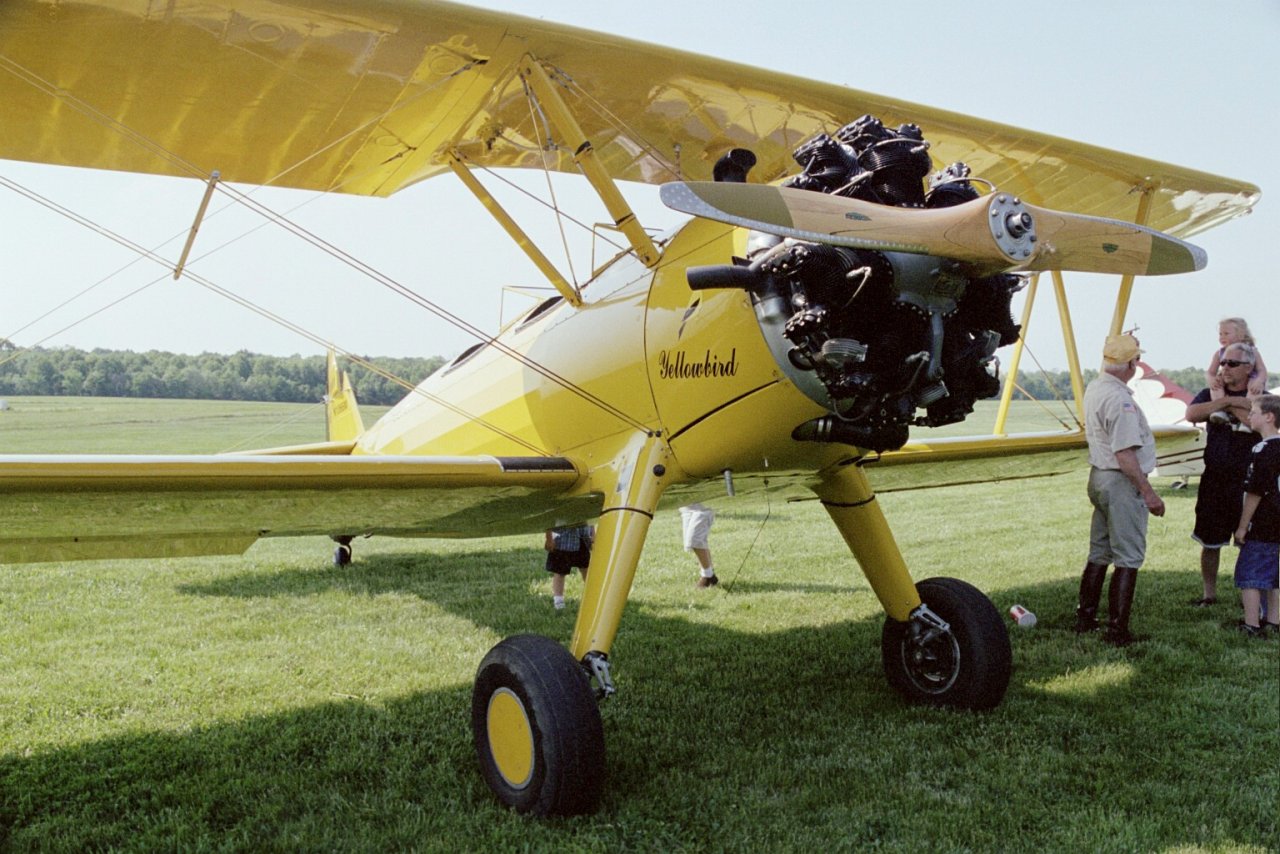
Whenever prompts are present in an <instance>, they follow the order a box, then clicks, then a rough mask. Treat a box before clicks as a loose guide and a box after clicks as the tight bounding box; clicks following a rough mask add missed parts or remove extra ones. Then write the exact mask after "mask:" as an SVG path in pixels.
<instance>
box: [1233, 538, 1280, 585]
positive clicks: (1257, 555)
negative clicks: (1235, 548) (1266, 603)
mask: <svg viewBox="0 0 1280 854" xmlns="http://www.w3.org/2000/svg"><path fill="white" fill-rule="evenodd" d="M1236 587H1238V588H1240V589H1241V590H1275V589H1276V588H1277V587H1280V543H1264V542H1261V541H1259V540H1245V541H1244V545H1242V546H1240V557H1238V558H1236Z"/></svg>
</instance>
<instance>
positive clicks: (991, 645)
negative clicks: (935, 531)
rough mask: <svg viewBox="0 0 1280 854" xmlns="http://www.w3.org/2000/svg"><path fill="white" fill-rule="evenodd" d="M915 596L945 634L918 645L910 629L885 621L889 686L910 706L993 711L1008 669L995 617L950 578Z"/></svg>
mask: <svg viewBox="0 0 1280 854" xmlns="http://www.w3.org/2000/svg"><path fill="white" fill-rule="evenodd" d="M916 590H917V591H919V593H920V599H921V600H922V601H923V602H924V604H926V605H928V606H929V610H931V611H933V612H934V613H935V614H937V615H938V616H939V617H941V618H942V619H944V620H946V621H947V623H948V624H950V626H951V628H950V631H947V632H943V633H941V634H939V635H937V636H936V637H933V638H930V639H927V640H924V641H923V642H922V641H921V640H920V639H919V638H918V636H917V634H916V633H915V632H913V631H912V626H911V624H910V623H900V622H898V621H897V620H893V619H886V620H885V624H884V631H883V633H882V634H881V639H880V645H881V651H882V653H883V655H884V672H885V675H886V676H887V677H888V678H889V684H891V685H892V686H893V687H894V688H896V689H897V690H898V691H899V693H901V694H902V695H903V696H904V697H906V698H907V699H908V700H910V701H912V702H916V703H927V704H930V705H935V706H957V707H959V708H964V709H990V708H993V707H995V706H998V705H999V704H1000V701H1001V700H1002V699H1003V698H1004V692H1005V690H1006V689H1007V688H1008V687H1009V672H1010V670H1011V669H1012V665H1013V650H1012V649H1011V648H1010V646H1009V630H1008V629H1007V628H1006V627H1005V624H1004V620H1002V619H1001V618H1000V612H999V611H997V610H996V607H995V605H993V604H991V600H990V599H988V598H987V597H986V596H985V595H984V594H983V593H982V591H981V590H979V589H978V588H976V587H974V586H973V585H972V584H967V583H965V582H963V581H960V580H959V579H956V578H929V579H925V580H924V581H921V582H920V583H919V584H917V585H916Z"/></svg>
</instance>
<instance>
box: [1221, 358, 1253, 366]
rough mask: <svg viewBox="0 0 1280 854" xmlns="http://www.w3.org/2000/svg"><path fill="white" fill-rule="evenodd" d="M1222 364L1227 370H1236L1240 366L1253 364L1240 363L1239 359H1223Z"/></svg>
mask: <svg viewBox="0 0 1280 854" xmlns="http://www.w3.org/2000/svg"><path fill="white" fill-rule="evenodd" d="M1222 364H1224V365H1226V366H1227V367H1228V368H1238V367H1240V366H1241V365H1252V364H1253V362H1241V361H1240V360H1239V359H1223V360H1222Z"/></svg>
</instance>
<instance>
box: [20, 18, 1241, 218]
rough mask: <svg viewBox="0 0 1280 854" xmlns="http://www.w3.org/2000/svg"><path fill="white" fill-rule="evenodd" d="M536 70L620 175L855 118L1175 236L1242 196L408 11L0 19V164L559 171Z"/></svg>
mask: <svg viewBox="0 0 1280 854" xmlns="http://www.w3.org/2000/svg"><path fill="white" fill-rule="evenodd" d="M527 54H531V55H533V56H534V57H535V58H537V59H538V60H540V61H541V62H543V63H544V64H545V66H547V67H548V68H549V69H550V70H551V71H552V73H553V77H554V79H555V80H557V81H558V82H559V83H560V84H561V85H562V86H563V87H564V96H565V98H566V100H567V101H568V103H569V104H570V106H571V107H572V109H573V110H574V113H575V115H576V117H577V118H578V120H579V122H580V124H581V125H582V126H583V129H584V130H585V132H586V134H587V136H588V138H589V139H590V140H591V141H592V143H593V146H594V148H595V150H596V153H597V157H598V158H599V159H600V161H601V162H602V163H603V164H604V165H605V166H606V167H607V169H608V170H609V172H610V173H611V174H612V175H613V176H614V177H616V178H619V179H623V180H629V181H642V182H647V183H657V184H660V183H664V182H668V181H674V180H695V181H696V180H707V179H708V178H709V177H710V175H711V168H712V165H713V164H714V163H715V161H716V159H717V158H718V157H719V156H720V155H721V154H723V153H724V152H725V151H727V150H728V149H730V148H732V147H735V146H742V147H747V148H750V149H752V150H753V151H754V152H755V153H756V155H757V157H758V158H759V165H758V166H757V167H756V169H755V171H754V172H753V177H754V178H755V179H758V180H764V181H771V180H775V179H777V178H780V177H781V176H783V175H784V174H787V173H791V172H795V171H797V170H796V165H795V164H794V162H793V161H792V159H791V152H792V150H793V148H794V147H795V146H796V145H797V144H798V143H799V142H801V141H802V140H804V139H806V138H808V137H809V136H811V135H812V134H813V133H815V132H818V131H822V130H826V131H834V130H835V129H836V128H838V127H839V126H841V125H842V124H844V123H846V122H848V121H850V120H852V119H854V118H857V117H858V116H860V115H862V114H864V113H874V114H876V115H878V116H880V117H881V118H883V119H884V120H885V122H886V123H887V124H888V123H900V122H914V123H916V124H919V125H920V126H921V127H922V128H924V131H925V136H926V138H927V139H929V140H930V141H931V143H932V146H933V147H932V155H933V157H934V160H935V162H936V163H938V164H948V163H951V162H953V161H957V160H963V161H966V162H968V163H969V164H970V166H972V167H973V170H974V174H976V175H978V176H981V177H983V178H985V179H986V180H989V181H993V182H994V183H995V184H996V185H998V186H999V187H1000V188H1001V189H1002V190H1005V191H1007V192H1011V193H1014V194H1018V195H1020V196H1021V197H1023V198H1024V199H1026V200H1027V201H1029V202H1031V203H1034V204H1037V205H1042V206H1044V207H1049V208H1054V209H1058V210H1067V211H1074V212H1076V213H1081V214H1090V215H1095V216H1104V217H1110V218H1115V219H1121V220H1128V221H1133V219H1134V217H1135V214H1136V212H1137V205H1138V200H1139V196H1140V194H1139V193H1134V192H1132V191H1133V190H1134V189H1135V188H1147V187H1154V188H1156V191H1155V192H1154V193H1153V194H1152V197H1151V210H1150V215H1149V217H1148V218H1147V219H1146V220H1145V224H1146V225H1148V226H1150V227H1152V228H1155V229H1158V230H1160V231H1164V232H1168V233H1170V234H1172V235H1175V236H1180V237H1186V236H1189V235H1192V234H1195V233H1197V232H1200V231H1203V230H1205V229H1207V228H1210V227H1212V226H1214V225H1216V224H1218V223H1220V222H1222V221H1224V220H1226V219H1229V218H1231V217H1233V216H1237V215H1240V214H1241V213H1244V212H1246V211H1247V210H1248V209H1249V207H1250V206H1251V205H1253V204H1254V203H1255V202H1256V201H1257V199H1258V196H1259V191H1258V188H1257V187H1255V186H1253V185H1252V184H1249V183H1246V182H1242V181H1235V180H1230V179H1226V178H1220V177H1216V176H1213V175H1208V174H1206V173H1202V172H1198V171H1195V170H1191V169H1185V168H1182V167H1178V166H1173V165H1169V164H1165V163H1159V162H1156V161H1153V160H1148V159H1145V158H1140V157H1133V156H1130V155H1127V154H1122V153H1119V152H1115V151H1109V150H1106V149H1102V148H1096V147H1093V146H1088V145H1084V144H1081V143H1077V142H1071V141H1068V140H1064V139H1059V138H1056V137H1052V136H1049V135H1046V134H1039V133H1033V132H1030V131H1025V130H1020V129H1018V128H1013V127H1009V126H1006V125H1001V124H997V123H995V122H988V121H983V120H981V119H975V118H971V117H969V116H965V115H961V114H958V113H953V112H949V111H946V110H939V109H935V108H931V107H924V106H920V105H917V104H911V103H908V102H905V101H899V100H896V99H893V98H887V97H883V96H879V95H873V94H870V93H867V92H861V91H858V90H855V89H848V88H844V87H841V86H834V85H830V84H826V83H820V82H815V81H811V80H804V79H801V78H797V77H792V76H788V75H785V74H780V73H776V72H772V71H766V70H762V69H758V68H752V67H749V66H743V65H738V64H734V63H729V62H724V61H720V60H717V59H714V58H711V57H707V56H702V55H699V54H691V53H684V52H680V51H675V50H670V49H667V48H663V47H659V46H655V45H650V44H642V43H638V42H633V41H630V40H628V39H624V38H621V37H618V36H612V35H604V34H600V33H592V32H588V31H585V30H579V29H576V28H573V27H567V26H562V25H557V24H549V23H545V22H541V21H535V20H531V19H526V18H521V17H517V16H512V15H506V14H498V13H492V12H487V11H482V10H477V9H471V8H467V7H465V6H457V5H454V4H451V3H441V2H430V0H416V2H413V3H408V2H403V0H344V1H343V2H336V0H317V2H309V3H306V4H281V3H278V2H274V0H236V2H228V0H212V2H200V3H187V2H183V0H178V2H174V3H165V4H159V5H157V4H155V3H153V2H150V0H80V2H75V3H57V4H50V3H47V2H38V0H10V1H9V2H6V3H4V4H2V5H0V67H3V69H4V70H5V71H6V72H7V73H6V74H0V103H3V104H4V105H5V116H4V121H3V123H0V157H3V158H9V159H19V160H33V161H40V162H46V163H54V164H67V165H77V166H91V167H98V168H107V169H120V170H129V171H138V172H153V173H162V174H172V175H201V176H204V175H208V174H209V173H211V172H212V171H214V170H219V171H220V172H221V174H222V177H223V179H224V180H230V181H237V182H245V183H252V184H273V185H277V186H287V187H301V188H309V189H315V190H330V189H332V190H340V191H343V192H350V193H360V194H369V195H389V194H391V193H393V192H395V191H397V190H399V189H401V188H403V187H405V186H407V185H409V184H412V183H415V182H417V181H421V180H423V179H425V178H429V177H431V176H433V175H436V174H439V173H440V172H443V171H445V169H447V168H448V167H447V165H446V161H445V159H444V158H445V156H446V155H447V153H448V152H450V151H457V152H459V153H461V154H462V155H463V156H465V158H466V159H468V160H469V161H472V162H474V163H477V164H482V165H486V166H498V167H538V168H541V167H542V166H543V165H546V166H547V167H549V168H551V169H555V170H561V171H567V172H575V171H576V167H575V166H574V165H573V158H572V155H573V153H574V152H572V151H569V150H564V149H563V148H562V147H560V148H557V147H556V146H555V145H554V143H555V140H554V139H549V138H548V135H547V134H548V131H547V129H546V128H545V127H543V126H542V124H541V123H540V122H537V121H536V117H537V116H538V111H537V110H536V109H532V108H531V105H530V103H529V100H528V98H527V97H526V94H525V91H524V87H523V85H522V83H521V81H520V80H519V78H518V77H517V76H516V64H517V63H518V62H519V61H520V60H521V59H522V58H523V57H524V56H525V55H527Z"/></svg>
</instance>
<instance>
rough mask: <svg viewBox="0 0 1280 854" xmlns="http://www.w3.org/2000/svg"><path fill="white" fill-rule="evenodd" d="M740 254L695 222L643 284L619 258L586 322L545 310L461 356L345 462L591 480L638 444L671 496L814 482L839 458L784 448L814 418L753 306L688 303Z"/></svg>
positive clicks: (595, 290) (559, 305)
mask: <svg viewBox="0 0 1280 854" xmlns="http://www.w3.org/2000/svg"><path fill="white" fill-rule="evenodd" d="M745 240H746V233H745V232H744V231H742V230H740V229H730V228H727V227H725V226H723V225H719V224H716V223H712V222H709V221H705V220H694V221H692V222H690V223H688V224H687V225H685V226H684V227H682V228H680V229H679V230H678V231H676V232H675V233H673V234H672V235H670V236H669V238H668V239H666V240H665V241H663V255H662V260H661V262H660V263H659V264H658V265H657V266H656V267H655V268H653V269H649V268H646V267H644V266H643V265H642V264H640V263H639V262H637V261H636V260H635V259H634V258H633V257H632V256H631V255H629V254H624V255H621V256H619V257H618V258H616V259H615V260H614V261H613V262H611V263H610V264H608V265H606V267H605V268H604V269H602V270H601V271H599V272H598V274H597V275H596V276H595V277H594V278H593V279H592V280H591V281H590V282H589V283H588V284H587V285H586V286H585V287H584V288H583V292H582V294H583V305H582V306H580V307H576V308H575V307H573V306H571V305H569V304H568V303H567V302H566V301H564V300H560V299H555V300H549V301H547V302H546V303H543V304H542V305H540V306H537V307H535V308H534V309H532V310H530V311H529V312H528V313H526V314H525V315H524V316H523V317H521V318H519V319H518V320H516V321H515V322H513V323H512V324H511V325H510V326H508V327H507V328H506V329H505V330H504V331H503V332H502V333H501V334H500V335H499V336H498V337H497V338H496V339H495V340H494V341H493V342H490V343H484V344H480V345H477V346H475V347H473V348H472V349H471V350H469V351H466V352H464V353H463V354H462V355H461V356H460V357H458V358H457V359H455V360H454V361H453V362H452V363H450V364H449V365H447V366H445V367H444V368H442V369H441V370H439V371H437V372H436V373H435V374H434V375H432V376H431V377H429V378H427V379H426V380H425V381H424V382H423V383H421V385H419V387H418V388H417V389H416V390H415V392H414V393H411V394H409V395H408V396H407V397H406V398H405V399H404V400H403V401H402V402H401V403H400V404H399V405H397V406H396V407H395V408H394V409H393V410H392V411H391V412H389V413H388V414H387V415H386V416H385V417H384V418H383V419H382V420H381V421H379V422H378V423H377V424H376V425H374V426H373V427H372V428H370V429H369V430H368V431H367V432H366V433H365V434H364V435H363V436H362V437H361V439H360V441H359V444H358V446H357V449H356V453H370V454H434V455H473V454H492V455H529V454H546V455H550V456H559V457H566V458H568V459H570V460H573V461H574V463H575V464H576V465H577V466H578V467H579V469H580V470H581V471H583V472H584V473H587V472H590V471H591V470H592V469H594V468H596V467H598V466H602V465H607V464H609V463H610V462H611V461H612V460H613V459H614V457H615V456H616V454H617V453H618V452H619V449H620V448H621V447H623V446H624V445H625V444H626V443H627V442H628V441H630V438H631V437H633V436H634V435H635V434H636V433H637V432H646V433H651V434H660V435H661V436H662V437H664V438H665V440H666V442H667V443H668V444H669V446H670V449H671V452H672V455H673V457H674V459H675V460H676V461H677V462H678V466H679V469H680V478H679V479H681V480H694V479H699V478H708V477H717V476H719V475H720V473H721V472H722V471H723V470H725V469H731V470H733V471H737V472H750V471H758V470H763V469H765V468H771V469H777V468H779V467H785V468H790V469H795V468H803V469H808V470H810V471H812V470H813V469H814V468H816V467H818V466H821V465H823V464H824V463H825V462H829V461H831V460H833V459H835V458H837V457H839V456H842V455H844V456H847V455H848V453H849V450H850V449H848V448H843V449H841V448H838V447H833V446H824V445H819V444H814V443H804V442H797V441H795V440H794V439H792V438H791V432H792V430H793V429H794V428H795V427H796V425H797V424H800V423H801V422H803V421H806V420H808V419H811V418H815V417H818V416H820V415H822V414H823V413H824V412H825V411H826V410H825V409H824V408H823V407H822V406H820V405H819V404H818V403H816V402H815V401H814V400H812V399H811V398H810V397H809V396H806V395H805V394H804V393H802V391H801V390H799V389H798V388H797V387H796V386H795V385H794V384H793V383H792V382H791V381H790V380H789V379H788V377H787V376H786V374H785V372H784V371H783V370H782V369H781V368H780V367H779V365H778V362H777V360H776V358H775V356H774V354H773V353H772V352H771V351H770V348H769V346H768V345H767V343H766V340H765V338H764V336H763V334H762V332H761V325H760V321H759V320H758V318H757V314H756V311H755V310H754V309H753V306H752V304H751V297H750V296H749V295H748V294H747V293H745V292H744V291H742V290H731V289H724V290H704V291H693V290H691V289H690V288H689V285H688V282H687V280H686V269H687V268H688V267H691V266H697V265H704V264H724V263H727V262H728V261H729V259H730V258H731V257H732V256H733V255H734V254H735V253H741V251H742V248H743V244H744V243H745ZM513 354H515V355H513Z"/></svg>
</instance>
